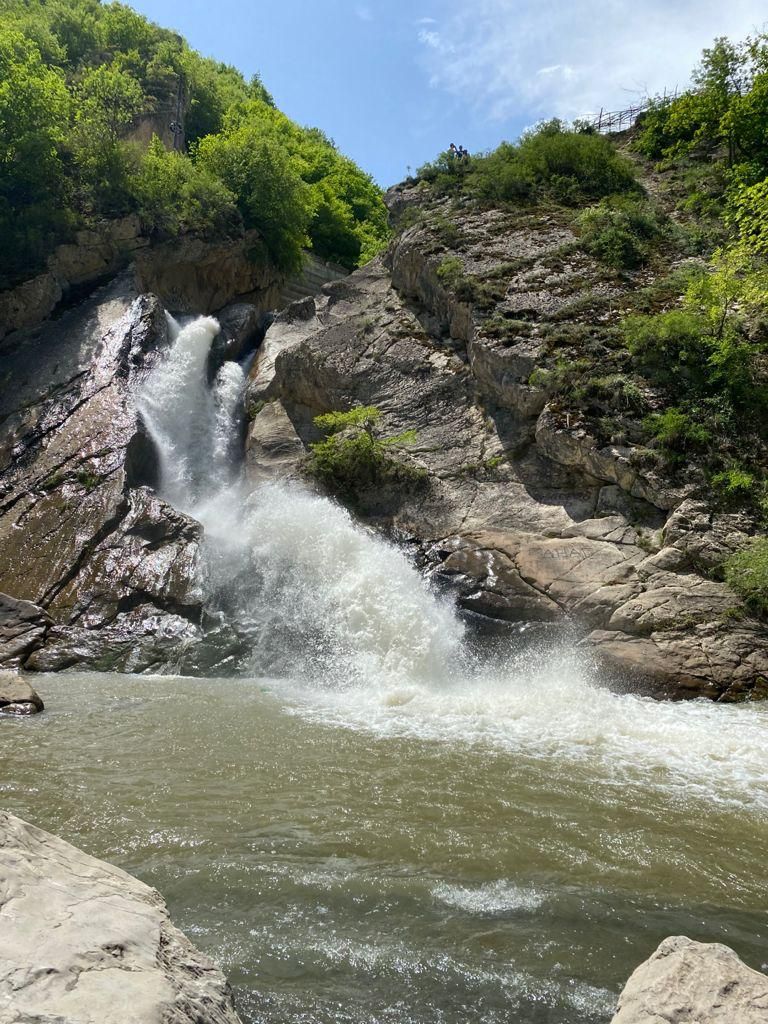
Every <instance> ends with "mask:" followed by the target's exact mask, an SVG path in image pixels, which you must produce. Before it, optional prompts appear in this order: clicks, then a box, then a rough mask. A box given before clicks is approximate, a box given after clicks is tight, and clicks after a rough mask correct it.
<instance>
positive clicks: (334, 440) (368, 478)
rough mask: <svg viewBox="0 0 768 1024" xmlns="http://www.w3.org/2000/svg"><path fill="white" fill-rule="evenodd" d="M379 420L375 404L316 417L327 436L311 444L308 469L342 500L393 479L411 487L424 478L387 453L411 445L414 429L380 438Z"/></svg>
mask: <svg viewBox="0 0 768 1024" xmlns="http://www.w3.org/2000/svg"><path fill="white" fill-rule="evenodd" d="M380 419H381V413H380V411H379V410H378V409H377V408H376V407H375V406H358V407H357V408H354V409H350V410H349V411H348V412H329V413H324V414H323V415H321V416H316V417H315V420H314V423H315V426H316V427H318V429H319V430H321V431H323V432H324V433H326V434H327V435H328V436H327V437H326V438H325V440H323V441H318V442H316V443H315V444H313V445H311V446H310V447H311V451H312V456H311V460H310V464H309V471H310V472H311V473H312V475H313V476H315V477H316V478H317V479H318V480H320V481H321V482H322V483H323V484H325V486H326V487H328V488H329V490H331V491H332V492H333V493H334V494H336V495H338V496H339V497H340V498H342V499H343V500H346V501H350V502H355V501H357V500H358V499H359V498H360V497H361V495H362V493H363V492H365V491H366V490H369V489H371V488H375V487H380V486H382V485H384V484H387V483H395V482H398V483H400V484H404V485H408V486H413V485H414V484H417V483H418V482H419V481H420V480H421V479H422V478H423V472H422V471H419V470H418V469H416V468H415V467H413V466H410V465H408V464H406V463H404V462H402V461H401V460H399V459H395V458H393V457H392V455H391V454H390V452H391V450H392V449H393V448H397V447H402V446H403V445H408V444H413V442H414V441H415V440H416V433H415V431H412V430H407V431H405V432H403V433H402V434H397V435H396V436H394V437H387V438H385V437H380V436H379V434H378V431H377V424H378V423H379V420H380Z"/></svg>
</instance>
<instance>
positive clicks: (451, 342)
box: [247, 189, 768, 701]
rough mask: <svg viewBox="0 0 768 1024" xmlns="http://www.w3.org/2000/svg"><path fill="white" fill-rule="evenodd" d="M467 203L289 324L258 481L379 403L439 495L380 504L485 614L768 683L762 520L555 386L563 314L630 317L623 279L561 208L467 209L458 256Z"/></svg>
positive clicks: (690, 683)
mask: <svg viewBox="0 0 768 1024" xmlns="http://www.w3.org/2000/svg"><path fill="white" fill-rule="evenodd" d="M406 200H407V201H406ZM394 202H395V205H398V204H399V206H398V208H399V209H404V208H407V207H408V206H410V207H411V208H413V207H418V206H419V204H421V205H422V206H423V204H424V202H425V200H424V197H423V193H419V190H418V189H412V190H410V191H408V194H407V195H405V194H403V193H400V192H398V193H396V194H395V196H394ZM446 209H447V208H446V207H445V204H443V203H441V201H437V210H435V209H429V210H427V215H426V216H425V217H424V218H423V219H422V220H421V221H419V220H418V218H415V219H416V221H417V223H416V224H415V226H414V227H410V228H407V229H406V230H405V231H403V232H402V233H401V234H400V236H399V237H398V238H397V239H396V240H395V242H394V243H393V245H392V247H391V249H390V251H389V253H388V254H387V256H386V258H385V259H383V260H382V259H379V260H375V261H373V262H372V263H371V264H369V265H368V266H367V267H365V268H363V269H361V270H359V271H357V272H355V273H354V274H353V275H352V276H351V277H349V278H347V279H346V280H344V281H343V282H338V283H334V284H331V285H329V286H326V287H325V288H324V290H323V293H322V294H321V295H320V296H318V297H316V298H307V299H304V300H302V301H301V302H297V303H296V304H294V305H293V306H291V307H289V308H288V310H286V311H285V312H284V313H282V314H281V315H280V316H278V317H277V319H276V320H275V322H274V323H273V325H272V326H271V327H270V328H269V329H268V331H267V334H266V337H265V339H264V343H263V345H262V347H261V349H260V351H259V353H258V356H257V359H256V362H255V364H254V367H253V370H252V374H251V381H250V385H249V407H250V410H251V414H252V421H251V426H250V432H249V442H248V455H247V459H248V467H249V472H250V474H251V476H252V478H253V479H261V478H262V477H264V476H269V475H272V474H275V473H279V474H282V475H285V474H291V473H296V472H298V471H299V467H300V464H301V460H302V458H303V456H304V453H305V451H306V448H307V446H308V445H309V444H310V443H311V442H312V441H314V440H316V439H317V437H318V433H317V431H316V429H315V428H314V426H313V417H314V416H316V415H317V414H319V413H322V412H327V411H328V410H331V409H347V408H350V407H351V406H353V405H356V404H361V405H375V406H377V407H378V408H379V409H380V410H381V412H382V414H383V430H384V433H391V434H396V433H400V432H401V431H403V430H415V431H416V433H417V441H416V443H415V444H414V445H413V446H411V447H409V448H408V450H407V452H406V453H404V454H403V455H402V457H403V458H405V459H407V460H410V461H413V462H415V463H416V464H417V465H418V466H419V467H420V468H421V469H423V470H426V474H427V478H428V480H429V487H428V488H426V489H425V488H421V489H411V490H408V489H397V488H393V487H391V486H390V487H388V488H387V489H386V490H385V491H384V490H382V491H381V492H379V493H377V494H372V495H371V494H366V495H365V496H364V500H362V501H361V503H360V508H362V510H363V512H364V514H365V515H367V517H368V518H369V519H370V520H371V521H372V522H374V523H376V524H378V525H379V526H380V527H382V528H384V529H386V530H393V531H395V532H396V534H397V535H398V536H406V537H408V538H410V539H411V540H412V541H413V542H415V543H416V544H417V545H418V546H419V547H420V550H421V552H422V560H423V563H424V565H425V566H426V568H427V570H428V571H429V572H431V573H432V574H433V575H434V576H435V577H436V578H437V579H439V580H441V581H443V583H445V584H446V585H449V586H453V587H454V588H455V590H456V592H457V594H458V597H459V601H460V603H461V604H462V605H463V606H464V607H465V608H467V609H468V610H472V611H476V612H478V613H481V614H483V615H486V616H489V617H491V618H493V619H496V620H499V621H514V620H521V619H529V620H538V621H545V622H550V621H556V620H563V619H567V620H570V621H572V622H574V623H576V624H578V626H579V627H580V628H581V629H582V632H583V640H582V643H583V644H584V645H585V646H587V647H589V648H591V649H592V651H593V652H594V653H595V654H596V655H597V656H599V658H600V659H601V660H602V661H603V663H604V665H605V666H606V668H607V669H608V670H609V671H610V672H611V674H612V675H614V676H615V675H616V674H618V675H620V676H622V677H625V679H626V681H627V683H628V684H630V685H632V686H633V687H641V688H643V689H645V690H648V691H650V692H654V693H657V694H659V695H663V696H674V697H686V696H707V697H710V698H713V699H717V700H726V701H730V700H737V699H743V698H744V697H748V696H753V697H757V696H764V695H766V694H768V635H767V633H766V630H765V627H764V626H763V625H762V624H761V623H758V622H756V621H754V620H753V619H751V618H750V616H749V615H748V614H747V613H746V611H745V609H744V608H743V607H741V606H740V604H739V601H738V598H737V597H736V595H735V594H734V593H733V592H732V591H730V590H729V588H728V587H727V586H726V585H725V584H724V583H723V582H720V581H719V580H718V578H717V575H716V570H717V567H719V565H720V564H721V563H722V560H723V558H724V557H725V556H726V555H727V554H728V553H730V552H731V551H734V550H736V549H738V547H740V546H742V545H743V544H744V543H745V542H746V541H747V540H748V537H749V535H750V532H751V531H753V530H754V525H753V524H750V523H749V522H748V520H747V518H746V517H743V516H739V515H726V514H721V513H714V512H713V511H712V509H710V508H709V507H708V506H707V504H706V502H705V501H704V500H703V499H702V498H701V497H698V498H694V497H693V496H692V495H693V492H694V490H695V489H696V486H697V485H696V480H695V474H694V475H692V474H689V476H688V478H687V479H686V481H685V482H684V484H682V485H680V484H674V485H673V484H672V483H671V482H670V481H669V480H668V479H666V478H665V477H664V476H663V475H662V474H661V472H660V471H659V470H658V468H656V467H652V466H649V465H648V464H645V463H643V462H642V461H638V460H637V459H636V458H635V457H634V454H633V451H634V450H633V448H632V446H631V444H628V443H627V442H626V441H625V440H617V441H611V442H608V443H605V442H600V441H598V439H597V438H596V437H594V436H593V435H592V434H591V433H590V430H589V428H588V425H587V424H586V423H585V421H584V420H583V419H582V418H580V417H578V416H573V417H572V416H571V415H569V414H568V413H566V412H564V411H563V410H562V409H560V408H559V407H558V406H557V404H556V403H554V402H552V401H551V400H550V395H549V393H548V390H547V387H546V382H545V381H544V382H541V383H540V381H539V379H538V378H537V375H536V372H535V371H536V370H537V368H538V367H539V365H540V362H541V359H542V358H543V356H542V353H543V351H544V348H545V347H546V344H549V342H548V341H547V339H548V338H550V337H558V336H559V335H558V334H557V332H558V331H560V330H561V327H560V325H561V324H562V322H563V318H564V317H566V316H567V317H568V318H569V319H568V323H569V325H570V330H571V331H575V332H577V333H578V336H579V337H581V336H582V335H583V334H584V332H587V333H586V336H588V334H589V331H590V330H591V329H592V328H591V326H590V317H591V316H595V315H597V314H595V313H593V312H592V311H591V309H590V306H589V303H595V302H596V303H598V307H599V308H600V309H602V308H608V309H609V310H610V309H611V308H612V307H611V304H612V303H614V302H615V301H616V298H617V295H618V294H619V293H618V291H617V285H616V284H615V283H612V282H609V281H603V280H602V279H601V277H600V273H599V270H598V269H597V268H596V267H595V265H594V264H591V263H590V260H589V259H588V257H586V256H584V255H583V254H579V253H574V252H573V236H572V235H571V234H570V232H569V231H568V230H566V229H565V228H563V227H562V226H558V225H557V224H552V223H548V222H547V218H544V219H543V220H542V221H539V222H534V221H532V220H531V219H530V218H529V219H527V220H526V219H525V217H523V215H521V217H520V218H518V221H517V222H514V223H513V222H512V221H511V220H510V219H509V218H508V217H507V215H506V214H500V213H493V212H491V213H488V212H485V213H478V212H477V211H473V210H471V209H468V210H467V211H466V212H463V211H461V210H458V209H456V208H454V209H452V210H450V214H451V217H452V218H453V222H452V226H450V225H449V227H450V247H447V246H446V245H445V244H443V243H442V242H441V234H443V235H444V234H445V232H446V227H445V224H446ZM430 218H431V220H430ZM520 219H522V220H523V221H524V223H522V224H521V223H519V221H520ZM569 246H570V247H571V248H570V249H569V248H568V247H569ZM564 251H567V252H568V258H567V260H565V259H564V257H563V255H562V254H563V252H564ZM457 261H458V264H459V265H460V267H461V269H460V270H459V269H458V267H457ZM468 275H471V279H470V277H468ZM478 282H479V283H478ZM574 289H581V290H580V291H579V290H576V291H574ZM585 295H586V297H585ZM587 299H588V300H589V301H588V302H587ZM600 303H602V304H603V305H602V306H601V305H600ZM571 311H573V312H571ZM599 315H600V316H603V317H605V316H611V315H613V314H611V313H610V312H609V313H607V314H602V313H601V314H599ZM571 318H572V319H571ZM543 376H545V375H541V374H540V375H539V377H543ZM699 491H701V488H700V487H699Z"/></svg>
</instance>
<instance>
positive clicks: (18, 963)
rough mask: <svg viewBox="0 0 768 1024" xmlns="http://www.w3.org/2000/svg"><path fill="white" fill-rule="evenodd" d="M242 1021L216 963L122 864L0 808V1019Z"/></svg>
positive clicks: (173, 1023) (140, 1023)
mask: <svg viewBox="0 0 768 1024" xmlns="http://www.w3.org/2000/svg"><path fill="white" fill-rule="evenodd" d="M33 1020H34V1021H51V1022H53V1021H56V1022H57V1024H95V1022H97V1021H98V1022H99V1024H240V1018H239V1017H238V1015H237V1014H236V1013H235V1010H234V1006H233V1003H232V995H231V992H230V989H229V985H228V984H227V981H226V979H225V978H224V976H223V974H222V973H221V971H219V970H218V968H217V967H216V966H215V965H214V964H213V962H212V961H211V960H209V959H208V958H207V957H206V956H204V955H203V954H202V953H200V952H199V951H198V950H196V949H195V948H194V946H193V945H192V944H191V943H190V942H189V940H188V939H187V938H186V936H184V935H183V934H182V933H181V932H180V931H179V930H178V929H177V928H175V927H174V926H173V925H172V924H171V922H170V920H169V918H168V911H167V909H166V907H165V904H164V902H163V900H162V898H161V897H160V895H159V894H158V893H157V892H156V891H155V890H154V889H150V888H149V886H147V885H144V884H143V883H142V882H139V881H138V880H137V879H135V878H133V877H132V876H131V875H128V874H126V873H125V872H124V871H121V870H120V869H119V868H115V867H112V866H111V865H109V864H105V863H104V861H100V860H96V859H95V858H94V857H89V856H88V855H87V854H85V853H82V852H81V851H80V850H77V849H76V848H75V847H74V846H70V845H69V843H65V842H64V840H62V839H58V838H57V837H56V836H52V835H50V834H49V833H48V832H43V831H42V830H41V829H39V828H35V827H34V826H33V825H29V824H27V823H26V822H24V821H22V820H21V819H19V818H16V817H14V816H13V815H10V814H0V1024H25V1022H29V1021H33Z"/></svg>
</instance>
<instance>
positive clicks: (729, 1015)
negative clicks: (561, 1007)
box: [612, 935, 768, 1024]
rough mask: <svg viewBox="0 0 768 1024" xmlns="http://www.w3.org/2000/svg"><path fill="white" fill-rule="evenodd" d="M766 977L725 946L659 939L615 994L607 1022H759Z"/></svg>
mask: <svg viewBox="0 0 768 1024" xmlns="http://www.w3.org/2000/svg"><path fill="white" fill-rule="evenodd" d="M766 1020H768V977H766V976H765V975H764V974H760V973H759V972H758V971H753V970H751V969H750V968H749V967H747V966H746V964H744V963H743V962H742V961H741V960H740V959H739V958H738V956H737V955H736V954H735V953H734V951H733V950H732V949H729V947H728V946H723V945H720V943H716V942H713V943H704V942H693V941H692V940H691V939H688V938H686V937H685V936H684V935H676V936H673V937H672V938H669V939H665V940H664V941H663V942H662V943H661V945H660V946H659V948H658V949H657V950H656V952H655V953H654V954H653V955H652V956H651V957H649V959H648V960H646V961H645V963H643V964H641V965H640V966H639V967H638V968H637V970H636V971H635V972H634V974H633V975H632V977H631V978H630V979H629V981H628V982H627V984H626V986H625V988H624V991H623V992H622V993H621V996H620V997H619V1008H618V1012H617V1013H616V1016H615V1017H614V1018H613V1021H612V1024H765V1021H766Z"/></svg>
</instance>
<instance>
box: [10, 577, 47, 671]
mask: <svg viewBox="0 0 768 1024" xmlns="http://www.w3.org/2000/svg"><path fill="white" fill-rule="evenodd" d="M50 624H51V618H50V616H49V615H48V614H47V613H46V612H44V611H43V609H42V608H39V607H38V606H37V605H36V604H32V602H31V601H19V600H17V599H16V598H15V597H10V596H9V595H8V594H0V665H5V666H10V665H20V664H21V663H22V662H23V661H24V659H25V658H26V657H27V656H28V655H29V654H31V652H32V651H34V650H35V649H36V648H37V647H39V646H40V645H41V644H42V642H43V639H44V637H45V633H46V630H47V629H48V627H49V626H50Z"/></svg>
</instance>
